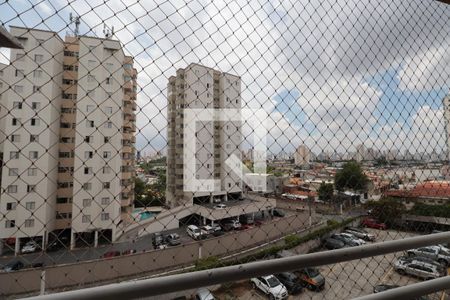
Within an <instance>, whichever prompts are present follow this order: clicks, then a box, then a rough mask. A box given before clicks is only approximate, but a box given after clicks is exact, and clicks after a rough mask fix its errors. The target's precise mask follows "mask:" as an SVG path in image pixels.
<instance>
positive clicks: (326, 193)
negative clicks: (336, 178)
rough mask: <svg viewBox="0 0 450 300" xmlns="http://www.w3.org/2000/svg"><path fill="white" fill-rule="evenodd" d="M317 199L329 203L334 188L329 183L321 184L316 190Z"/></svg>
mask: <svg viewBox="0 0 450 300" xmlns="http://www.w3.org/2000/svg"><path fill="white" fill-rule="evenodd" d="M317 193H318V194H319V199H320V200H324V201H330V200H331V199H332V198H333V194H334V186H333V184H331V183H325V182H322V183H321V184H320V186H319V189H318V190H317Z"/></svg>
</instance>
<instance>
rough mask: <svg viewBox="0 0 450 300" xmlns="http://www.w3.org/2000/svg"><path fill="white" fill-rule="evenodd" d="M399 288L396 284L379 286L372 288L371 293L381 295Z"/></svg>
mask: <svg viewBox="0 0 450 300" xmlns="http://www.w3.org/2000/svg"><path fill="white" fill-rule="evenodd" d="M398 287H399V286H398V285H396V284H379V285H376V286H374V287H373V292H374V293H375V294H376V293H381V292H384V291H387V290H392V289H395V288H398Z"/></svg>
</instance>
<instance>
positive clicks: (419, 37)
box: [0, 0, 450, 153]
mask: <svg viewBox="0 0 450 300" xmlns="http://www.w3.org/2000/svg"><path fill="white" fill-rule="evenodd" d="M70 12H74V13H75V12H76V13H77V14H79V15H80V16H81V19H82V26H81V32H82V33H83V34H89V35H98V36H101V35H102V29H103V23H106V24H107V25H108V26H112V25H114V27H115V37H116V38H117V39H119V40H120V41H121V42H122V43H123V45H124V48H125V51H126V52H127V53H128V54H130V55H133V56H134V57H135V64H136V68H137V69H138V72H139V73H138V74H139V75H138V83H139V94H138V105H139V107H140V110H139V114H138V118H137V127H138V129H139V131H138V137H137V148H138V149H141V150H145V151H146V152H147V153H150V152H154V151H158V150H163V149H164V147H165V145H166V132H165V129H166V126H167V121H166V104H167V100H166V85H167V79H168V77H169V76H171V75H174V74H175V70H176V69H178V68H183V67H185V66H187V65H188V64H189V63H191V62H196V63H200V64H203V65H206V66H209V67H213V68H216V69H218V70H221V71H225V72H230V73H234V74H237V75H240V76H241V77H242V100H243V103H244V105H246V106H248V107H252V108H260V107H262V108H264V109H265V110H266V111H267V112H268V113H269V120H268V122H267V126H268V128H269V134H270V137H269V145H270V147H269V149H270V151H271V152H273V153H278V152H279V151H286V152H291V151H293V149H294V148H295V147H297V146H298V145H300V144H306V145H308V146H309V147H310V148H312V149H313V150H314V151H315V152H316V153H319V152H320V151H322V150H328V151H334V150H337V151H340V152H345V151H354V149H355V146H356V145H358V144H361V143H363V144H365V145H366V146H367V147H374V148H376V149H380V150H386V149H398V150H400V151H404V150H406V149H408V150H409V151H410V152H412V153H414V152H416V151H419V152H423V151H425V152H431V151H432V150H435V151H437V152H441V151H442V150H443V149H446V147H445V132H444V122H445V121H444V118H443V111H442V99H443V98H444V96H445V95H446V94H448V93H449V87H450V51H449V49H450V6H449V5H445V4H442V3H439V2H436V1H432V0H423V1H422V0H412V1H400V0H389V1H388V0H386V1H384V0H380V1H369V0H345V1H343V0H326V1H305V0H299V1H293V0H283V1H278V0H274V1H262V0H248V1H221V0H214V1H200V0H191V1H131V0H112V1H107V3H106V4H105V3H104V1H103V0H102V1H98V0H89V1H84V0H72V1H62V0H59V1H31V0H30V1H25V0H10V1H4V0H0V21H1V22H2V23H3V26H8V25H16V26H28V27H36V28H40V29H49V30H53V31H56V32H58V33H59V34H60V35H61V36H64V35H65V33H66V31H67V30H68V26H69V24H68V23H69V22H68V19H69V13H70ZM3 55H7V53H5V52H4V53H3ZM244 132H245V133H246V134H247V132H248V130H245V131H244Z"/></svg>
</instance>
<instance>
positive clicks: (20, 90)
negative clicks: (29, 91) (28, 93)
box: [14, 85, 23, 94]
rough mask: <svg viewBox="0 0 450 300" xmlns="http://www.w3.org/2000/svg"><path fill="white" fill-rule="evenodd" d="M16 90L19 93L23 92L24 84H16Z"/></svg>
mask: <svg viewBox="0 0 450 300" xmlns="http://www.w3.org/2000/svg"><path fill="white" fill-rule="evenodd" d="M14 91H15V92H16V93H18V94H21V93H23V86H21V85H15V86H14Z"/></svg>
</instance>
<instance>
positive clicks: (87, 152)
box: [84, 151, 94, 159]
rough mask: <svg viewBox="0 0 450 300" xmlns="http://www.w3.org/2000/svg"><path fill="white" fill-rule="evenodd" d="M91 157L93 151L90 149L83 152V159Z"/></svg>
mask: <svg viewBox="0 0 450 300" xmlns="http://www.w3.org/2000/svg"><path fill="white" fill-rule="evenodd" d="M92 157H94V152H92V151H86V152H84V158H85V159H89V158H92Z"/></svg>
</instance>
